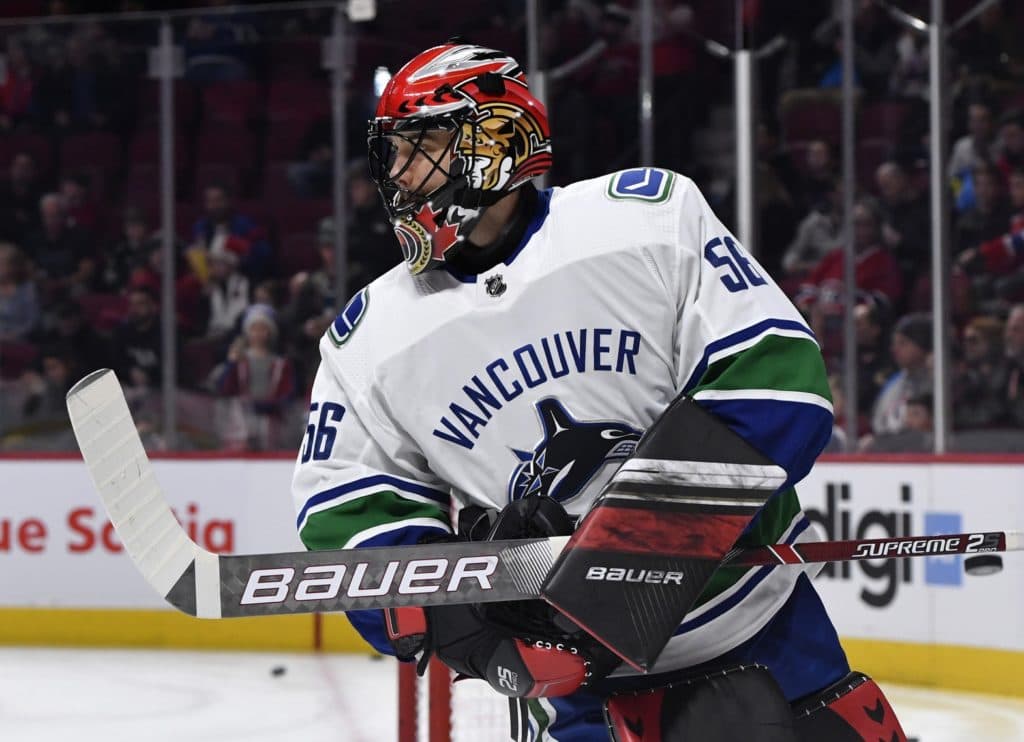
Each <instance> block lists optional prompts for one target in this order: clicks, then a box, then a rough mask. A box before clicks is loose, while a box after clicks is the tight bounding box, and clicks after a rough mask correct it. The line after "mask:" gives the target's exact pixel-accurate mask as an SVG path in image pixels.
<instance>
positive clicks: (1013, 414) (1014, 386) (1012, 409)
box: [1003, 304, 1024, 428]
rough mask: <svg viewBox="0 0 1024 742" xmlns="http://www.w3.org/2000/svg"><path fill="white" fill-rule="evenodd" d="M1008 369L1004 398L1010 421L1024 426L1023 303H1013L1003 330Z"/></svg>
mask: <svg viewBox="0 0 1024 742" xmlns="http://www.w3.org/2000/svg"><path fill="white" fill-rule="evenodd" d="M1003 344H1004V346H1005V348H1006V360H1007V363H1008V371H1007V378H1006V387H1005V395H1004V400H1005V402H1006V412H1007V415H1008V417H1009V420H1010V423H1011V424H1012V425H1013V426H1014V427H1018V428H1021V427H1024V304H1014V305H1013V307H1011V308H1010V313H1009V315H1008V316H1007V317H1006V326H1005V327H1004V330H1003Z"/></svg>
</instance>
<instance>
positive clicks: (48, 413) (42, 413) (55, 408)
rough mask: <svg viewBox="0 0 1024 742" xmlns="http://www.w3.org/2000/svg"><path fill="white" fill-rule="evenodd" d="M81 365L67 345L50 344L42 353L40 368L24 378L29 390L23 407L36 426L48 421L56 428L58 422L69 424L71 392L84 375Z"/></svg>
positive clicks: (25, 419)
mask: <svg viewBox="0 0 1024 742" xmlns="http://www.w3.org/2000/svg"><path fill="white" fill-rule="evenodd" d="M79 371H80V367H79V366H78V365H77V364H76V359H74V358H73V357H72V356H71V354H70V353H68V351H67V349H65V348H61V347H59V346H50V347H46V348H44V349H43V351H42V352H41V353H40V355H39V361H38V363H37V367H36V370H33V371H29V372H28V373H26V374H25V377H24V379H23V381H24V383H25V386H26V388H27V391H28V395H27V398H26V400H25V405H24V409H23V411H22V415H23V419H24V421H25V422H28V423H32V424H34V425H35V426H39V425H40V424H47V428H48V429H49V430H51V431H52V427H53V425H54V423H56V424H57V425H58V426H59V427H62V428H69V427H70V425H71V423H70V421H69V420H68V416H67V409H68V408H67V399H66V397H67V393H68V390H69V389H70V388H71V385H72V384H74V383H75V381H77V380H78V377H79V376H80V375H81V374H80V373H79Z"/></svg>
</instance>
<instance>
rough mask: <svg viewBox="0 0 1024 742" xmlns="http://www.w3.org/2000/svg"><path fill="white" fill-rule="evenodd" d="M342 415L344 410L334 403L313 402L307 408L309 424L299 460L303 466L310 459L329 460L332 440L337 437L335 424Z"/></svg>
mask: <svg viewBox="0 0 1024 742" xmlns="http://www.w3.org/2000/svg"><path fill="white" fill-rule="evenodd" d="M344 415H345V408H344V407H343V406H342V405H340V404H338V403H336V402H324V403H323V404H320V403H319V402H314V403H313V404H311V405H310V406H309V424H308V425H307V426H306V437H305V439H304V440H303V442H302V458H301V459H300V461H301V462H302V463H303V464H305V463H306V462H307V461H309V460H310V459H313V460H314V461H323V460H324V459H328V458H330V456H331V449H332V448H334V439H335V438H337V437H338V427H337V423H339V422H340V421H341V418H342V417H343V416H344Z"/></svg>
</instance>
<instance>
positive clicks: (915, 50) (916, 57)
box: [889, 29, 929, 100]
mask: <svg viewBox="0 0 1024 742" xmlns="http://www.w3.org/2000/svg"><path fill="white" fill-rule="evenodd" d="M928 70H929V62H928V39H927V37H925V36H924V35H923V34H921V33H919V32H918V31H917V30H916V29H913V30H912V29H905V30H904V31H903V32H902V33H901V34H900V37H899V39H898V40H897V41H896V64H895V66H894V68H893V70H892V73H891V74H890V75H889V92H890V93H891V94H892V95H893V96H895V97H898V98H919V99H922V100H928V97H929V95H928Z"/></svg>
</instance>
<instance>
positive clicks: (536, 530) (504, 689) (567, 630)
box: [386, 495, 617, 698]
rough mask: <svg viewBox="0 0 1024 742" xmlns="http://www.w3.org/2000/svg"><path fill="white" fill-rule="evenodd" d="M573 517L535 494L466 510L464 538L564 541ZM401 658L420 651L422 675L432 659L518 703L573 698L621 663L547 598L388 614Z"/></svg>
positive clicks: (462, 519)
mask: <svg viewBox="0 0 1024 742" xmlns="http://www.w3.org/2000/svg"><path fill="white" fill-rule="evenodd" d="M573 529H574V524H573V521H572V518H570V516H569V515H568V513H566V512H565V509H564V508H562V506H561V505H559V504H558V503H557V502H556V501H554V500H552V499H551V498H549V497H542V496H538V495H531V496H528V497H525V498H522V499H520V500H516V501H514V502H512V503H511V504H509V505H508V506H506V507H505V508H504V509H503V510H502V511H501V512H500V513H497V512H496V511H493V510H484V509H482V508H467V509H465V510H463V512H462V513H461V514H460V519H459V532H460V536H458V537H452V538H464V539H466V540H470V541H479V540H492V541H493V540H499V539H515V538H544V537H551V536H567V535H569V534H571V533H572V531H573ZM386 614H387V617H388V633H389V636H390V637H391V641H392V645H393V646H394V647H395V649H396V652H397V654H398V656H399V659H407V660H408V659H412V656H413V655H415V654H416V653H417V652H419V651H420V650H421V649H422V650H423V655H422V657H421V659H420V667H419V669H420V673H421V674H422V672H423V671H424V670H425V668H426V663H427V661H428V660H429V658H430V656H431V655H436V656H437V657H438V659H440V660H441V661H442V662H444V663H445V664H446V665H448V667H450V668H452V669H453V670H455V671H456V672H457V673H459V674H460V675H462V676H465V677H471V678H483V679H484V680H486V681H487V682H488V683H489V684H490V685H491V687H492V688H494V689H495V690H497V691H498V692H499V693H502V694H503V695H506V696H512V697H517V698H537V697H542V696H543V697H557V696H564V695H568V694H570V693H572V692H574V691H576V690H577V689H579V688H580V687H583V686H584V685H586V684H587V682H588V681H589V680H590V679H591V678H592V677H594V676H595V674H596V676H598V677H601V676H604V675H605V674H607V673H608V672H610V671H611V669H612V668H613V667H614V666H615V665H616V664H617V660H616V659H615V658H614V657H613V656H612V655H611V654H610V653H609V652H607V650H605V649H604V648H603V647H601V646H600V645H599V644H597V642H595V641H594V640H593V639H591V638H590V637H589V636H588V635H587V634H586V633H585V632H583V631H582V630H581V629H580V628H579V627H577V626H576V625H575V624H573V623H572V622H571V621H569V620H568V619H567V618H565V617H564V616H562V615H561V614H559V613H558V611H556V610H555V609H554V608H552V607H551V606H549V605H548V604H547V603H545V602H544V601H542V600H523V601H515V602H507V603H482V604H464V605H446V606H431V607H428V608H425V609H421V608H400V609H397V610H390V611H387V612H386Z"/></svg>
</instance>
